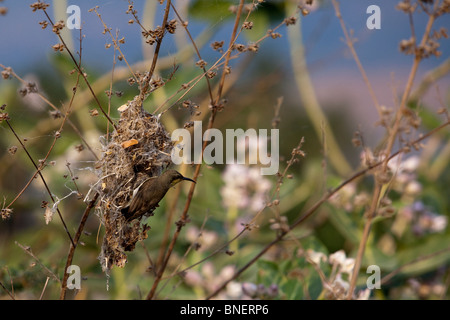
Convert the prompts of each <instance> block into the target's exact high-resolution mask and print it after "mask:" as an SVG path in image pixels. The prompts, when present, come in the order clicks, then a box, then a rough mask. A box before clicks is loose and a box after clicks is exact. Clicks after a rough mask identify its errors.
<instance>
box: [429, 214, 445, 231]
mask: <svg viewBox="0 0 450 320" xmlns="http://www.w3.org/2000/svg"><path fill="white" fill-rule="evenodd" d="M447 223H448V220H447V217H446V216H441V215H436V216H434V217H433V218H431V226H430V231H432V232H441V231H444V230H445V228H447Z"/></svg>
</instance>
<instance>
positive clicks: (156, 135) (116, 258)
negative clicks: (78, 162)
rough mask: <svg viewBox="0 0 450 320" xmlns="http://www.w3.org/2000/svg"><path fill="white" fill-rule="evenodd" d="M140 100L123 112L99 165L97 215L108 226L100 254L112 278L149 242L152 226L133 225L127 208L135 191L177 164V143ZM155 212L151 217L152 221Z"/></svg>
mask: <svg viewBox="0 0 450 320" xmlns="http://www.w3.org/2000/svg"><path fill="white" fill-rule="evenodd" d="M140 101H141V100H140V99H139V97H138V96H136V98H135V99H134V100H133V101H130V102H128V104H126V105H123V106H122V107H120V108H119V111H120V112H121V114H120V120H119V123H118V124H117V127H116V130H114V132H113V133H112V134H111V137H110V140H109V141H108V142H107V143H104V145H103V153H102V158H101V159H100V160H99V162H98V164H97V166H96V167H97V168H98V175H99V178H100V179H99V182H98V183H97V185H96V191H97V192H98V193H99V195H100V197H99V200H100V201H99V203H98V205H97V207H96V210H97V215H98V216H99V218H100V220H101V223H102V224H103V225H104V226H105V235H104V238H103V243H102V248H101V252H100V255H99V260H100V264H101V266H102V269H103V271H104V272H106V273H107V274H108V273H109V270H110V269H111V268H112V267H113V266H114V265H116V266H118V267H124V265H125V263H126V262H127V255H126V253H125V252H126V251H132V250H134V248H135V246H136V242H138V241H140V240H143V239H146V238H147V231H148V230H149V229H150V226H148V225H146V224H143V225H141V223H140V220H134V221H132V222H127V221H126V220H125V217H124V216H123V214H122V212H121V209H122V208H124V207H126V206H127V205H128V204H129V202H130V199H131V197H132V195H133V190H134V189H135V188H136V187H137V186H139V185H140V184H141V183H142V182H143V181H144V180H145V179H147V178H148V177H149V176H150V177H152V176H159V175H160V174H161V173H162V171H163V170H164V169H165V168H166V167H167V166H168V165H169V164H171V158H170V154H171V151H172V148H173V142H172V141H171V139H170V136H169V133H168V132H167V131H166V130H165V128H164V127H163V125H162V124H161V123H160V122H159V117H156V116H154V115H152V114H150V113H148V112H146V111H145V110H144V109H143V108H142V103H141V102H140ZM149 215H152V213H149V214H147V216H149ZM144 218H145V216H144Z"/></svg>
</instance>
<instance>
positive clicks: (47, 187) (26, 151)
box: [6, 120, 73, 244]
mask: <svg viewBox="0 0 450 320" xmlns="http://www.w3.org/2000/svg"><path fill="white" fill-rule="evenodd" d="M6 124H7V125H8V127H9V129H10V130H11V132H12V133H13V134H14V136H15V137H16V139H17V141H19V143H20V145H21V146H22V148H23V150H24V151H25V153H26V154H27V156H28V158H29V159H30V161H31V162H32V163H33V166H34V167H35V168H36V172H37V174H38V175H39V176H40V177H41V180H42V182H43V183H44V186H45V189H46V190H47V192H48V194H49V196H50V198H51V199H52V201H53V203H56V201H55V198H54V197H53V194H52V192H51V191H50V188H49V186H48V185H47V182H46V181H45V179H44V176H43V175H42V173H41V170H42V168H43V165H44V164H42V165H41V166H39V167H38V165H37V164H36V162H35V161H34V159H33V157H32V156H31V155H30V153H29V152H28V150H27V148H26V147H25V145H24V144H23V142H22V140H21V139H20V138H19V136H18V135H17V133H16V132H15V131H14V129H13V127H12V126H11V124H10V123H9V120H6ZM55 141H56V139H55ZM54 143H55V142H53V145H52V147H51V148H50V150H49V152H48V154H47V157H48V155H49V154H50V151H51V150H52V149H53V146H54ZM34 176H36V174H34ZM27 185H29V184H27ZM23 191H24V190H23ZM23 191H22V192H23ZM16 198H17V197H16ZM56 211H57V212H58V215H59V217H60V219H61V222H62V224H63V226H64V230H65V231H66V233H67V235H68V236H69V239H70V242H71V243H72V244H73V239H72V236H71V235H70V232H69V230H68V229H67V225H66V222H65V221H64V218H63V217H62V214H61V211H60V210H59V208H58V207H57V208H56Z"/></svg>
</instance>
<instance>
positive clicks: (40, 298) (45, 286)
mask: <svg viewBox="0 0 450 320" xmlns="http://www.w3.org/2000/svg"><path fill="white" fill-rule="evenodd" d="M48 280H50V277H47V280H45V284H44V288H43V289H42V292H41V296H40V297H39V300H42V297H43V296H44V293H45V289H47V284H48Z"/></svg>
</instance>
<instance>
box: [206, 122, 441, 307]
mask: <svg viewBox="0 0 450 320" xmlns="http://www.w3.org/2000/svg"><path fill="white" fill-rule="evenodd" d="M448 125H450V121H447V122H445V123H443V124H441V125H440V126H438V127H436V128H434V129H433V130H431V131H429V132H428V133H427V134H425V135H423V136H422V137H420V138H419V139H417V140H415V141H413V142H412V143H413V144H415V143H419V142H421V141H423V140H425V139H426V138H428V137H430V136H431V135H433V134H435V133H437V132H438V131H439V130H441V129H443V128H445V127H446V126H448ZM403 152H404V150H403V149H400V150H398V151H397V152H394V153H393V154H392V155H391V156H389V157H388V158H387V160H388V161H389V160H391V159H392V158H394V157H396V156H397V155H399V154H401V153H403ZM383 163H384V161H380V162H377V163H375V164H373V165H371V166H368V167H367V168H366V169H364V170H361V171H359V172H357V173H355V174H354V175H353V176H351V177H350V178H348V179H347V180H345V181H344V182H342V183H341V184H340V185H339V186H337V187H336V188H335V189H333V190H331V191H330V192H329V193H328V194H325V195H324V196H323V197H322V198H321V199H320V200H319V201H317V202H316V203H315V204H314V205H313V206H312V207H311V208H309V209H308V210H307V211H306V212H305V213H304V214H303V215H301V216H300V217H299V218H298V219H297V220H295V221H294V222H293V223H292V224H291V225H290V226H289V229H288V230H286V231H283V232H282V233H280V234H279V235H277V237H276V238H275V239H274V240H272V241H271V242H270V243H269V244H267V245H266V246H265V247H264V248H263V249H262V250H261V251H260V252H259V253H258V254H257V255H256V256H254V257H253V258H252V259H251V260H250V261H249V262H248V263H247V264H245V265H244V266H243V267H241V268H240V269H239V270H238V271H236V272H235V274H234V275H233V276H232V277H231V278H230V279H228V280H226V281H225V282H224V283H222V285H221V286H220V287H218V288H217V289H216V291H214V292H213V293H211V294H210V295H209V296H207V297H206V299H211V298H213V297H214V296H216V295H217V294H218V293H219V292H220V291H222V290H223V289H225V287H226V286H227V285H228V283H230V282H231V281H233V280H234V279H236V278H237V277H238V276H239V275H241V274H242V273H243V272H244V271H245V270H247V269H248V268H249V267H250V266H251V265H253V264H254V263H255V262H256V261H257V260H258V259H259V258H260V257H261V256H262V255H264V253H266V252H267V251H268V250H269V249H270V248H271V247H272V246H273V245H275V244H276V243H278V242H279V241H281V240H283V239H284V237H285V236H286V235H287V234H288V233H289V232H290V231H292V230H293V229H295V228H296V227H297V226H299V225H300V224H301V223H303V222H304V221H305V220H306V219H308V218H309V217H310V216H311V215H312V214H313V213H314V212H315V211H316V210H317V209H318V208H319V207H320V206H321V205H322V204H323V203H325V202H326V201H328V199H330V197H331V196H333V195H334V194H336V192H338V191H339V190H340V189H342V188H343V187H344V186H346V185H347V184H349V183H351V182H352V181H354V180H356V179H358V178H360V177H362V176H364V175H366V174H367V173H369V172H370V171H372V170H373V169H376V168H378V167H380V166H382V165H383Z"/></svg>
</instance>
